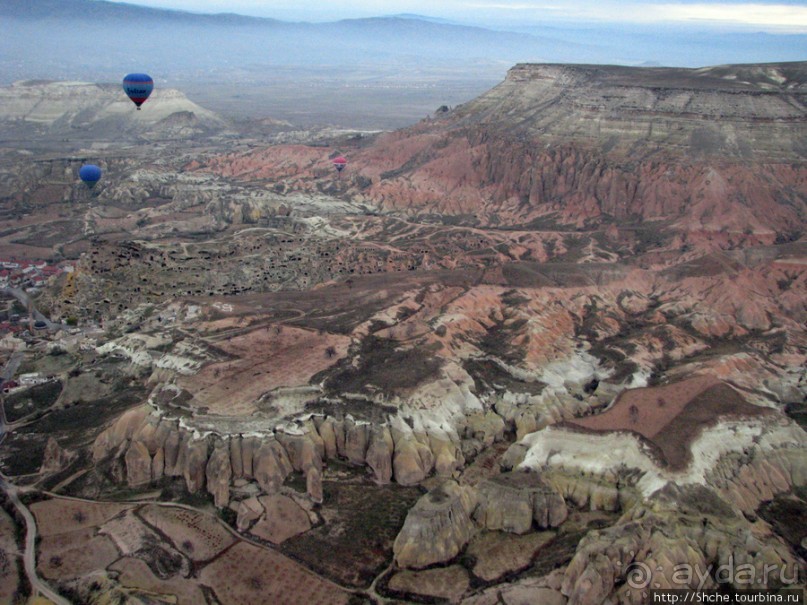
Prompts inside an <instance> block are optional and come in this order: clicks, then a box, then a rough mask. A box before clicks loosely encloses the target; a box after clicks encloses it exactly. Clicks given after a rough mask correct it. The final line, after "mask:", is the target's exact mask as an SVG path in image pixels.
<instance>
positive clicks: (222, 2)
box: [114, 0, 807, 32]
mask: <svg viewBox="0 0 807 605" xmlns="http://www.w3.org/2000/svg"><path fill="white" fill-rule="evenodd" d="M114 1H120V0H114ZM127 1H128V2H129V3H130V4H141V5H145V6H155V7H162V8H176V9H183V10H189V11H193V12H236V13H240V14H244V15H255V16H262V17H275V18H279V19H301V20H309V21H323V20H332V19H340V18H350V17H367V16H378V15H390V14H395V13H403V12H406V13H418V14H422V15H429V16H435V17H444V18H450V19H455V20H458V21H466V22H484V21H485V20H490V21H498V22H502V21H514V22H531V23H535V22H539V23H540V22H546V21H566V22H568V21H620V22H635V23H650V22H665V23H679V24H701V25H720V26H735V27H741V28H749V27H750V28H753V29H757V30H765V31H789V32H807V0H773V1H769V2H765V1H764V0H747V1H743V0H728V1H714V0H713V1H708V0H689V1H686V0H685V1H681V0H678V1H676V0H621V1H618V0H576V1H571V2H570V1H567V0H439V2H437V1H436V0H386V1H383V2H381V1H377V0H376V1H373V0H342V1H341V2H323V1H322V0H274V1H267V0H127Z"/></svg>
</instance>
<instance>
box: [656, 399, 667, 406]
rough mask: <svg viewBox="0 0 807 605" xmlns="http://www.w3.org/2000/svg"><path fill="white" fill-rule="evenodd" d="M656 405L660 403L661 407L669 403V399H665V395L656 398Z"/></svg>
mask: <svg viewBox="0 0 807 605" xmlns="http://www.w3.org/2000/svg"><path fill="white" fill-rule="evenodd" d="M656 405H658V407H660V408H663V407H664V406H665V405H667V400H666V399H664V397H659V398H658V399H657V400H656Z"/></svg>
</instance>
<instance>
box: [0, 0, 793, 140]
mask: <svg viewBox="0 0 807 605" xmlns="http://www.w3.org/2000/svg"><path fill="white" fill-rule="evenodd" d="M806 47H807V36H805V35H790V36H786V35H782V36H774V35H770V34H760V33H749V34H740V33H732V34H727V33H725V34H721V33H704V32H703V31H701V32H700V33H693V32H692V31H683V30H680V31H679V30H674V29H670V28H666V29H664V30H663V31H651V30H648V29H647V28H639V27H633V28H622V29H620V27H619V26H615V25H609V26H605V25H603V26H597V27H595V26H586V27H582V26H575V27H574V28H572V27H568V28H564V27H560V26H554V27H549V26H546V27H531V28H527V27H524V28H523V29H522V31H503V30H496V29H490V28H485V27H474V26H469V25H462V24H459V23H455V22H451V21H447V20H443V19H434V18H431V17H426V16H422V15H413V14H398V15H392V16H382V17H375V18H366V19H348V20H342V21H334V22H328V23H305V22H286V21H279V20H276V19H266V18H256V17H245V16H241V15H235V14H216V15H211V14H197V13H191V12H186V11H176V10H164V9H155V8H147V7H141V6H136V5H132V4H121V3H113V2H106V1H104V0H0V85H4V84H5V85H7V84H11V83H12V82H15V81H21V80H32V79H46V80H80V81H85V82H117V81H119V78H120V77H121V76H122V75H123V74H125V73H127V72H131V71H145V72H147V73H149V74H150V75H152V76H153V77H154V78H155V81H156V82H157V84H158V86H166V85H167V86H172V87H176V88H180V89H182V90H183V91H184V92H185V93H186V94H189V95H191V97H192V98H194V99H195V100H198V101H199V102H200V103H202V104H203V105H205V106H207V107H210V108H212V109H214V110H216V111H219V112H224V113H229V114H230V115H239V114H240V113H242V114H244V115H257V116H259V117H266V116H272V117H279V118H281V119H286V120H290V121H292V122H298V121H301V122H307V123H311V122H317V121H319V122H322V116H325V119H326V121H328V123H341V124H346V123H349V124H350V125H353V126H355V125H358V123H359V121H360V120H361V119H362V118H363V116H368V115H370V116H372V115H381V114H384V115H385V116H386V118H385V120H386V121H384V120H382V121H381V122H379V123H378V124H374V126H379V125H380V126H384V125H388V124H390V123H392V124H393V125H403V124H404V123H411V121H413V120H415V119H418V118H421V117H423V116H424V115H425V114H426V113H428V112H430V111H433V110H434V109H435V108H436V107H438V106H440V105H444V104H447V105H456V104H458V103H461V102H464V101H466V100H469V99H471V98H473V97H475V96H477V95H478V94H480V93H482V92H483V91H484V90H486V89H488V88H490V87H491V86H493V85H495V84H496V83H497V82H500V81H501V80H502V79H503V78H504V76H505V73H506V71H507V69H509V68H510V67H512V66H513V65H514V64H516V63H523V62H541V63H545V62H554V63H594V64H623V65H624V64H631V65H643V64H653V65H678V66H702V65H715V64H721V63H743V62H773V61H794V60H801V59H803V58H804V57H803V53H801V52H800V51H801V50H802V49H804V48H806ZM340 111H342V112H343V113H342V114H340V113H339V112H340ZM344 111H351V112H352V114H351V115H349V116H348V115H344ZM312 116H314V117H312ZM298 118H299V120H298ZM389 120H392V122H390V121H389ZM396 120H397V121H396ZM362 124H363V125H365V126H367V125H368V124H367V123H366V122H363V123H362Z"/></svg>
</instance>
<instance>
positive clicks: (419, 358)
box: [325, 335, 442, 395]
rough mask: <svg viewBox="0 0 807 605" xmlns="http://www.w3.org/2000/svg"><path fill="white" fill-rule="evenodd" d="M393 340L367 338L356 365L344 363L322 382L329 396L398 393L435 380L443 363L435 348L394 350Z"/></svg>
mask: <svg viewBox="0 0 807 605" xmlns="http://www.w3.org/2000/svg"><path fill="white" fill-rule="evenodd" d="M396 345H397V343H396V342H395V341H393V340H389V339H384V338H377V337H376V336H372V335H371V336H368V337H367V338H365V339H364V341H363V342H362V344H361V348H360V350H359V356H358V366H357V367H354V366H353V365H352V364H347V363H345V364H343V365H342V366H341V367H340V368H339V369H338V370H337V371H336V372H335V373H333V374H331V375H330V377H329V378H328V379H327V380H326V382H325V388H326V391H327V392H328V393H329V394H334V395H338V394H340V393H372V392H374V391H381V392H382V393H394V392H400V391H403V390H406V389H411V388H414V387H416V386H417V385H419V384H421V383H423V382H426V381H428V380H430V379H432V378H435V377H436V376H437V374H438V372H439V370H440V368H441V367H442V360H441V359H439V358H438V357H436V356H434V355H433V353H434V352H435V349H436V346H437V345H428V346H415V347H413V348H409V349H398V348H396Z"/></svg>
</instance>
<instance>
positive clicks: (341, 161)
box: [333, 155, 347, 172]
mask: <svg viewBox="0 0 807 605" xmlns="http://www.w3.org/2000/svg"><path fill="white" fill-rule="evenodd" d="M333 166H334V168H336V171H337V172H342V171H343V170H344V169H345V166H347V160H346V159H345V158H344V157H342V156H341V155H340V156H339V157H337V158H334V159H333Z"/></svg>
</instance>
